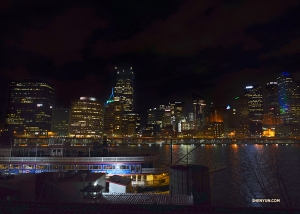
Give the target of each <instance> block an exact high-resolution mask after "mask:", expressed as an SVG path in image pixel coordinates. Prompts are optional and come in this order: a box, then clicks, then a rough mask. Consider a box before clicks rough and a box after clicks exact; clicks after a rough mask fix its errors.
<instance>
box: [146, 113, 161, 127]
mask: <svg viewBox="0 0 300 214" xmlns="http://www.w3.org/2000/svg"><path fill="white" fill-rule="evenodd" d="M164 116H165V110H164V109H159V108H153V109H149V110H148V116H147V125H151V124H156V125H159V127H160V128H162V127H163V122H164Z"/></svg>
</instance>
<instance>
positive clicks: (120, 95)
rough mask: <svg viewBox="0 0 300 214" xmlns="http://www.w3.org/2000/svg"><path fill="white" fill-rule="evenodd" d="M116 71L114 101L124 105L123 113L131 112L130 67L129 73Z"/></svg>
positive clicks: (131, 74) (131, 80)
mask: <svg viewBox="0 0 300 214" xmlns="http://www.w3.org/2000/svg"><path fill="white" fill-rule="evenodd" d="M115 70H116V75H117V76H116V84H115V87H114V101H115V102H123V103H124V111H133V93H134V90H133V78H134V74H133V71H132V67H130V70H129V71H124V70H122V71H119V70H118V68H117V67H115Z"/></svg>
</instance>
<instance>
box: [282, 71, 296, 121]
mask: <svg viewBox="0 0 300 214" xmlns="http://www.w3.org/2000/svg"><path fill="white" fill-rule="evenodd" d="M277 83H278V103H279V114H280V118H281V120H282V121H283V123H284V124H285V125H294V124H295V125H296V124H299V116H300V90H299V85H298V84H297V82H296V81H295V79H294V77H293V76H292V75H291V74H290V73H289V72H282V73H281V74H280V76H279V77H278V78H277Z"/></svg>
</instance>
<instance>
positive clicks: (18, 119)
mask: <svg viewBox="0 0 300 214" xmlns="http://www.w3.org/2000/svg"><path fill="white" fill-rule="evenodd" d="M53 99H54V88H53V86H52V85H51V84H49V83H47V82H44V81H40V80H25V81H13V82H11V84H10V86H9V100H8V109H7V115H6V129H7V130H8V131H9V132H13V133H14V134H25V135H47V132H48V131H50V130H51V117H52V107H53Z"/></svg>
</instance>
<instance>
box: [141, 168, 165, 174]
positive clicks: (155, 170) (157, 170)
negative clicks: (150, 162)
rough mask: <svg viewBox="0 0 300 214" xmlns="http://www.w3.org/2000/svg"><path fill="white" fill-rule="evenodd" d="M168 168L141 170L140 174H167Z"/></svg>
mask: <svg viewBox="0 0 300 214" xmlns="http://www.w3.org/2000/svg"><path fill="white" fill-rule="evenodd" d="M168 172H169V168H142V173H168Z"/></svg>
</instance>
